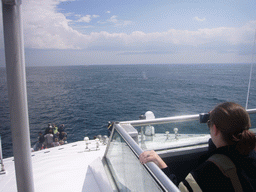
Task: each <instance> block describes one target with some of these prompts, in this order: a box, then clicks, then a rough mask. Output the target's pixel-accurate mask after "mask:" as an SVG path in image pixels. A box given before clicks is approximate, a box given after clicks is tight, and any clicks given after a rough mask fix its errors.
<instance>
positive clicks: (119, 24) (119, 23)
mask: <svg viewBox="0 0 256 192" xmlns="http://www.w3.org/2000/svg"><path fill="white" fill-rule="evenodd" d="M102 23H112V24H114V25H115V26H117V27H124V26H127V25H130V24H131V23H132V22H131V21H128V20H120V19H118V18H117V15H113V16H111V17H110V18H109V19H107V20H106V22H102Z"/></svg>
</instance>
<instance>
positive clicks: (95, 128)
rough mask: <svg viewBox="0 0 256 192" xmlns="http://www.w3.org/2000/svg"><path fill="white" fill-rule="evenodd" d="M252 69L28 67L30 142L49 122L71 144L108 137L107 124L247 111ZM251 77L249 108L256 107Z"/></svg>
mask: <svg viewBox="0 0 256 192" xmlns="http://www.w3.org/2000/svg"><path fill="white" fill-rule="evenodd" d="M250 68H251V65H249V64H232V65H231V64H191V65H185V64H184V65H158V64H155V65H89V66H65V67H27V68H26V75H27V92H28V107H29V123H30V134H31V136H30V138H31V144H32V145H33V144H34V143H35V142H36V141H37V135H38V132H39V131H42V132H44V130H45V128H46V127H47V124H48V123H56V124H57V125H59V124H65V131H66V132H67V133H68V142H72V141H78V140H83V138H84V137H85V136H89V137H90V138H93V136H95V135H98V134H101V135H104V134H107V123H108V121H123V120H135V119H138V118H139V116H140V115H141V114H144V113H145V112H146V111H149V110H150V111H153V112H154V114H155V116H156V117H167V116H174V115H187V114H196V113H202V112H208V111H210V110H211V109H212V108H213V107H214V106H215V105H216V104H218V103H221V102H225V101H234V102H237V103H239V104H241V105H242V106H245V103H246V97H247V89H248V82H249V74H250ZM255 85H256V77H255V73H253V75H252V82H251V90H250V98H249V104H248V108H256V89H255V88H256V86H255ZM7 94H8V93H7V82H6V71H5V68H0V135H1V138H2V148H3V156H4V158H6V157H9V156H12V155H13V154H12V141H11V131H10V115H9V106H8V95H7Z"/></svg>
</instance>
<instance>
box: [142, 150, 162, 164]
mask: <svg viewBox="0 0 256 192" xmlns="http://www.w3.org/2000/svg"><path fill="white" fill-rule="evenodd" d="M139 159H140V162H141V163H142V164H145V163H148V162H154V163H155V164H156V165H157V166H158V167H159V168H160V169H164V168H166V167H167V165H166V164H165V162H164V161H163V160H162V158H161V157H160V156H159V155H158V154H157V153H156V152H155V151H153V150H152V151H144V152H143V153H141V154H140V156H139Z"/></svg>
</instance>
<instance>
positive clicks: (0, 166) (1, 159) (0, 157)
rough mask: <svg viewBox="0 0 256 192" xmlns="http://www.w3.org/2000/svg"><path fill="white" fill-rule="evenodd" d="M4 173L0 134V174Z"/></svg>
mask: <svg viewBox="0 0 256 192" xmlns="http://www.w3.org/2000/svg"><path fill="white" fill-rule="evenodd" d="M1 174H5V169H4V162H3V154H2V141H1V135H0V175H1Z"/></svg>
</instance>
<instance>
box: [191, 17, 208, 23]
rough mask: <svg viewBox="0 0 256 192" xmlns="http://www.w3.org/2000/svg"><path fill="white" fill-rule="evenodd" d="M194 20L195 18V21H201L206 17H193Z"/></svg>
mask: <svg viewBox="0 0 256 192" xmlns="http://www.w3.org/2000/svg"><path fill="white" fill-rule="evenodd" d="M194 20H196V21H200V22H202V21H206V19H205V18H199V17H197V16H196V17H194Z"/></svg>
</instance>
